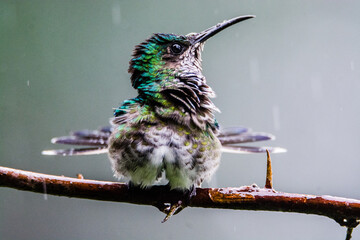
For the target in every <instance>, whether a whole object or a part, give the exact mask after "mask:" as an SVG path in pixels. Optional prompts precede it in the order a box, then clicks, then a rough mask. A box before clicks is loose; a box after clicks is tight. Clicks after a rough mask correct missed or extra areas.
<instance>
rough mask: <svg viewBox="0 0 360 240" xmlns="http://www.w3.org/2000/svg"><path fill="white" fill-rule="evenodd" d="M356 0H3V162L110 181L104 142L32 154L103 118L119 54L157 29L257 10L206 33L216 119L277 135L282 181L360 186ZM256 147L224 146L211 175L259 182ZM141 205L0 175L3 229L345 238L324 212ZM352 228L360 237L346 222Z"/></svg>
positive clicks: (186, 27) (130, 92)
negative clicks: (54, 191) (97, 151)
mask: <svg viewBox="0 0 360 240" xmlns="http://www.w3.org/2000/svg"><path fill="white" fill-rule="evenodd" d="M359 10H360V2H359V1H328V0H323V1H270V0H269V1H235V0H233V1H220V0H218V1H190V0H183V1H84V0H77V1H48V0H33V1H10V0H9V1H7V0H0V165H2V166H7V167H12V168H19V169H24V170H31V171H36V172H42V173H48V174H55V175H65V176H76V174H77V173H82V174H83V175H84V176H85V178H89V179H99V180H110V181H114V180H115V179H114V178H113V177H112V172H111V170H110V164H109V162H108V160H107V157H106V156H105V155H98V156H85V157H51V156H50V157H49V156H41V154H40V153H41V151H42V150H43V149H49V148H54V147H57V146H53V145H51V143H50V138H51V137H54V136H60V135H65V134H67V133H68V132H69V131H70V130H78V129H86V128H89V129H94V128H98V127H99V126H103V125H107V124H108V121H109V118H110V117H111V116H112V108H114V107H117V106H119V104H121V102H122V101H123V100H125V99H128V98H131V97H134V96H135V95H136V91H135V90H134V89H132V88H131V85H130V80H129V74H128V73H127V68H128V61H129V59H130V56H131V52H132V49H133V47H134V45H135V44H138V43H140V42H141V41H143V40H144V39H145V38H147V37H148V36H150V35H151V34H152V33H154V32H165V33H169V32H170V33H178V34H187V33H189V32H198V31H201V30H203V29H205V28H208V27H210V26H212V25H214V24H216V23H218V22H221V21H222V20H224V19H229V18H232V17H235V16H239V15H246V14H254V15H256V16H257V17H256V18H255V19H252V20H248V21H245V22H243V23H240V24H238V25H236V26H233V27H231V28H229V29H227V30H225V31H224V32H223V33H221V34H219V35H217V36H216V37H214V38H213V39H211V40H210V41H208V43H207V44H206V46H205V50H204V53H203V69H204V74H205V76H206V77H207V80H208V82H209V84H210V85H211V86H212V87H213V89H214V90H215V91H216V93H217V98H216V99H215V100H214V101H215V103H216V105H217V106H218V107H219V108H220V109H221V111H222V113H221V114H217V119H218V121H219V122H220V124H221V125H222V126H236V125H243V126H248V127H251V128H252V129H254V130H257V131H264V132H271V133H273V134H275V135H276V136H277V139H276V140H275V141H274V142H271V143H266V144H269V145H272V146H282V147H285V148H287V149H288V152H287V153H285V154H277V155H275V154H274V155H273V156H272V158H273V168H274V169H273V171H274V187H275V189H277V190H278V191H285V192H295V193H308V194H316V195H335V196H343V197H348V198H356V199H360V174H359V170H360V159H359V147H360V137H359V135H360V126H359V123H360V107H359V103H360V95H359V93H360V30H359V29H360V14H359ZM265 162H266V159H265V155H263V154H261V155H232V154H227V153H226V154H223V157H222V164H221V166H220V168H219V170H218V172H217V174H216V176H215V177H214V178H213V180H212V181H211V182H210V183H209V184H207V185H206V186H210V187H228V186H241V185H250V184H252V183H257V184H258V185H259V186H263V184H264V182H265ZM163 217H164V215H163V214H162V213H160V212H159V211H158V210H157V209H155V208H153V207H149V206H138V205H130V204H122V203H113V202H101V201H92V200H83V199H70V198H66V197H56V196H50V195H45V194H35V193H30V192H22V191H17V190H14V189H7V188H1V189H0V235H1V239H3V240H7V239H19V240H20V239H39V240H40V239H219V238H221V239H344V238H345V232H346V229H345V228H342V227H340V226H338V225H337V223H336V222H335V221H333V220H331V219H328V218H325V217H320V216H314V215H302V214H295V213H294V214H291V213H279V212H255V211H235V210H216V209H200V208H199V209H196V208H188V209H185V210H184V211H183V212H182V213H181V214H179V215H177V216H176V217H173V218H172V219H171V220H170V221H169V222H167V223H165V224H161V223H160V221H161V220H162V218H163ZM353 239H360V230H359V229H355V230H354V233H353Z"/></svg>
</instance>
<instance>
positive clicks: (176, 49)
mask: <svg viewBox="0 0 360 240" xmlns="http://www.w3.org/2000/svg"><path fill="white" fill-rule="evenodd" d="M183 49H184V47H183V46H181V45H180V44H178V43H174V44H173V45H171V46H170V50H171V52H172V53H174V54H180V53H181V52H182V51H183Z"/></svg>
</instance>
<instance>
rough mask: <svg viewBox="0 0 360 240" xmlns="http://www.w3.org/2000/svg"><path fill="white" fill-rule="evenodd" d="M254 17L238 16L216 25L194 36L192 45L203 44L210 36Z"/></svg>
mask: <svg viewBox="0 0 360 240" xmlns="http://www.w3.org/2000/svg"><path fill="white" fill-rule="evenodd" d="M254 17H255V16H254V15H246V16H240V17H236V18H233V19H230V20H226V21H224V22H222V23H218V24H216V25H215V26H213V27H211V28H208V29H206V30H205V31H202V32H200V33H198V34H196V35H195V39H194V43H198V42H200V43H201V42H205V41H206V40H208V39H209V38H211V37H212V36H214V35H215V34H217V33H219V32H221V31H222V30H224V29H225V28H228V27H230V26H231V25H234V24H236V23H239V22H242V21H244V20H247V19H250V18H254Z"/></svg>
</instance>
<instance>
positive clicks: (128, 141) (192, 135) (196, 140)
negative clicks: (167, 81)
mask: <svg viewBox="0 0 360 240" xmlns="http://www.w3.org/2000/svg"><path fill="white" fill-rule="evenodd" d="M110 148H111V149H112V150H113V151H117V152H118V154H119V153H120V152H122V154H121V155H122V156H123V157H126V158H134V159H135V158H136V159H142V158H144V161H149V160H151V161H152V162H153V163H154V164H156V163H158V164H162V163H164V162H171V163H175V164H180V165H182V164H191V165H193V164H194V162H197V161H198V160H199V161H202V159H206V158H208V157H211V156H213V155H214V154H215V155H217V154H218V152H219V151H220V142H219V140H218V139H217V138H216V137H215V136H213V135H211V133H208V132H204V131H201V130H197V129H195V130H194V129H192V130H191V129H189V128H186V127H184V126H182V125H176V124H167V123H164V122H160V123H156V124H142V125H135V126H125V127H123V128H121V127H120V128H119V130H118V131H117V132H116V133H114V134H113V138H112V140H111V143H110Z"/></svg>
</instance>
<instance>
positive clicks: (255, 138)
mask: <svg viewBox="0 0 360 240" xmlns="http://www.w3.org/2000/svg"><path fill="white" fill-rule="evenodd" d="M111 131H112V128H111V127H103V128H100V129H99V130H81V131H75V132H72V133H71V134H70V136H64V137H56V138H53V139H51V142H52V143H53V144H65V145H78V146H87V147H84V148H71V149H60V150H45V151H43V152H42V154H43V155H62V156H72V155H92V154H101V153H107V151H108V149H107V148H108V140H109V137H110V134H111ZM218 138H219V140H220V142H221V144H222V151H223V152H231V153H263V152H266V150H268V151H269V152H271V153H280V152H286V149H284V148H278V147H256V146H242V145H240V144H243V143H249V142H259V141H266V140H273V139H275V137H274V136H273V135H271V134H268V133H261V132H251V130H250V129H248V128H245V127H232V128H225V129H223V130H221V131H220V134H219V135H218Z"/></svg>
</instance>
